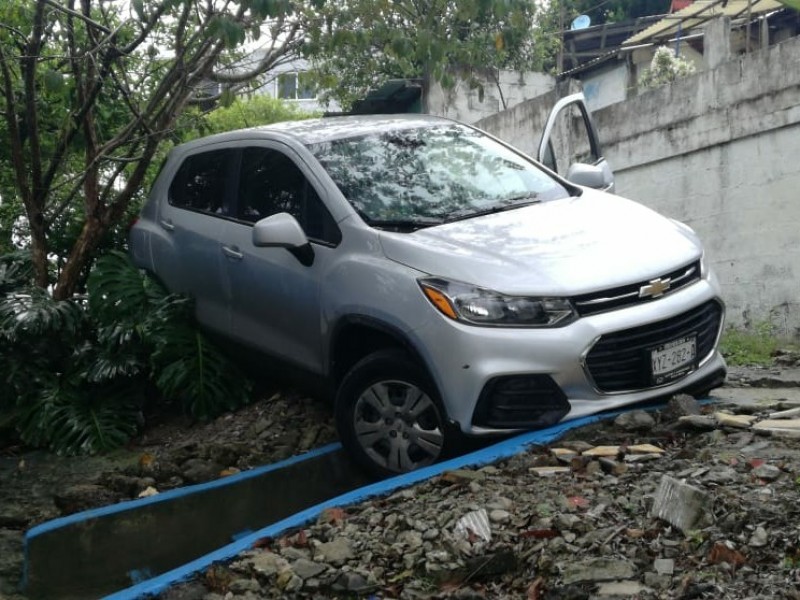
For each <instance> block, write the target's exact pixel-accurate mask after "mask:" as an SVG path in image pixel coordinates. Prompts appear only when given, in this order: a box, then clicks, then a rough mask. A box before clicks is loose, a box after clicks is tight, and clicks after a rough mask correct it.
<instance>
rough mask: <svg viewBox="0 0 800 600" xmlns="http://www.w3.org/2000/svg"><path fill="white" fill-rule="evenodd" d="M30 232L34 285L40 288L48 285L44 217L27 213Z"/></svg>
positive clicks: (39, 214)
mask: <svg viewBox="0 0 800 600" xmlns="http://www.w3.org/2000/svg"><path fill="white" fill-rule="evenodd" d="M28 214H29V217H28V222H29V226H30V232H31V261H32V262H33V276H34V283H35V284H36V285H37V286H38V287H40V288H45V289H46V288H47V286H48V285H50V274H49V269H48V262H47V234H46V231H45V230H46V225H45V222H44V217H43V216H42V215H41V213H33V214H31V213H28Z"/></svg>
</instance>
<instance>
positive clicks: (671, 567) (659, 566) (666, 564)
mask: <svg viewBox="0 0 800 600" xmlns="http://www.w3.org/2000/svg"><path fill="white" fill-rule="evenodd" d="M653 570H654V571H655V572H656V573H658V574H659V575H672V574H673V573H674V572H675V559H672V558H657V559H655V560H654V561H653Z"/></svg>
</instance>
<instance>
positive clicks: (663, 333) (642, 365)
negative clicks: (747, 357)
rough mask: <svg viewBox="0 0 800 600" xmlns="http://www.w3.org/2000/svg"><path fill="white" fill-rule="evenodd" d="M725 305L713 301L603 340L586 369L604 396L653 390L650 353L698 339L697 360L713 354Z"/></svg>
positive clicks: (588, 357)
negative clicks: (688, 338)
mask: <svg viewBox="0 0 800 600" xmlns="http://www.w3.org/2000/svg"><path fill="white" fill-rule="evenodd" d="M722 312H723V311H722V305H721V304H720V303H719V302H717V301H716V300H710V301H708V302H706V303H705V304H701V305H700V306H698V307H697V308H693V309H692V310H690V311H687V312H685V313H683V314H680V315H678V316H676V317H671V318H669V319H665V320H663V321H658V322H657V323H650V324H649V325H642V326H640V327H633V328H632V329H626V330H624V331H617V332H615V333H609V334H606V335H604V336H602V337H601V338H600V339H599V340H598V341H597V343H595V345H594V346H593V347H592V349H591V350H590V351H589V353H588V354H587V355H586V368H587V369H588V371H589V374H590V375H591V377H592V379H593V380H594V384H595V386H596V387H597V389H598V390H600V391H602V392H623V391H632V390H640V389H645V388H649V387H652V386H653V384H652V381H651V375H650V370H651V366H650V351H651V350H652V349H653V348H655V347H656V346H659V345H661V344H665V343H667V342H670V341H672V340H676V339H678V338H681V337H684V336H688V335H696V336H697V360H698V362H702V361H703V359H705V358H706V357H707V356H708V355H709V354H711V352H712V351H713V350H714V343H715V342H716V340H717V335H718V333H719V329H720V326H721V324H722Z"/></svg>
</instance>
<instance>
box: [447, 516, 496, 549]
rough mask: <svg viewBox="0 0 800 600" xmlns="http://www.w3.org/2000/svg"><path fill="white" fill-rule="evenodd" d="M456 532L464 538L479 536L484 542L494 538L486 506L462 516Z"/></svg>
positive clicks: (457, 523)
mask: <svg viewBox="0 0 800 600" xmlns="http://www.w3.org/2000/svg"><path fill="white" fill-rule="evenodd" d="M455 533H456V534H457V535H460V536H461V537H464V538H467V539H469V538H471V537H472V536H475V537H477V538H478V539H480V540H483V541H484V542H490V541H491V540H492V528H491V526H490V525H489V515H488V513H487V512H486V509H485V508H481V509H479V510H474V511H472V512H469V513H467V514H465V515H464V516H463V517H461V518H460V519H459V520H458V521H457V522H456V526H455Z"/></svg>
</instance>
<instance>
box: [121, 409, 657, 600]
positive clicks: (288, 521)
mask: <svg viewBox="0 0 800 600" xmlns="http://www.w3.org/2000/svg"><path fill="white" fill-rule="evenodd" d="M655 408H660V407H648V410H654V409H655ZM628 410H630V409H628ZM623 412H628V411H626V410H620V411H614V412H611V413H603V414H601V415H591V416H588V417H582V418H579V419H575V420H572V421H567V422H564V423H559V424H558V425H555V426H553V427H549V428H547V429H541V430H538V431H531V432H527V433H523V434H521V435H518V436H516V437H513V438H510V439H507V440H504V441H502V442H499V443H497V444H494V445H493V446H489V447H488V448H483V449H481V450H477V451H476V452H471V453H470V454H465V455H463V456H458V457H456V458H452V459H450V460H448V461H444V462H441V463H436V464H434V465H431V466H429V467H425V468H423V469H419V470H416V471H411V472H410V473H405V474H403V475H398V476H396V477H392V478H390V479H385V480H383V481H378V482H376V483H373V484H370V485H367V486H364V487H361V488H358V489H356V490H353V491H351V492H347V493H345V494H342V495H340V496H336V497H335V498H331V499H330V500H326V501H325V502H321V503H320V504H317V505H315V506H312V507H311V508H307V509H306V510H303V511H300V512H299V513H295V514H294V515H291V516H290V517H287V518H285V519H283V520H281V521H278V522H277V523H273V524H272V525H268V526H267V527H264V528H263V529H260V530H258V531H256V532H254V533H252V534H251V535H248V536H246V537H243V538H240V539H238V540H236V541H235V542H233V543H231V544H228V545H227V546H223V547H222V548H219V549H217V550H215V551H213V552H210V553H209V554H206V555H205V556H201V557H200V558H197V559H195V560H193V561H191V562H189V563H187V564H185V565H182V566H180V567H177V568H175V569H172V570H171V571H167V572H166V573H163V574H161V575H159V576H157V577H154V578H153V579H150V580H148V581H143V582H141V583H139V584H137V585H133V586H131V587H129V588H126V589H124V590H120V591H118V592H115V593H113V594H110V595H108V596H106V597H105V600H135V599H137V598H142V597H146V596H150V595H155V594H159V593H161V592H163V591H164V590H165V589H166V588H168V587H169V586H171V585H174V584H176V583H179V582H181V581H183V580H185V579H188V578H189V577H191V576H192V575H194V574H195V573H197V572H200V571H203V570H205V569H207V568H208V567H210V566H211V565H212V564H213V563H215V562H220V561H225V560H230V559H232V558H233V557H235V556H236V555H237V554H240V553H241V552H244V551H245V550H249V549H251V548H252V547H253V544H254V543H255V542H257V541H258V540H261V539H263V538H266V537H276V536H278V535H281V534H282V533H283V532H285V531H286V530H288V529H293V528H295V527H300V526H302V525H305V524H306V523H308V522H310V521H312V520H314V519H316V518H318V517H319V515H320V514H321V513H322V512H323V511H324V510H326V509H328V508H334V507H338V506H345V505H350V504H357V503H359V502H363V501H364V500H367V499H369V498H372V497H375V496H382V495H385V494H388V493H390V492H394V491H396V490H398V489H400V488H404V487H408V486H410V485H413V484H415V483H419V482H421V481H424V480H426V479H430V478H432V477H435V476H437V475H441V474H442V473H444V472H445V471H452V470H454V469H460V468H463V467H476V466H481V465H486V464H489V463H493V462H496V461H498V460H500V459H503V458H509V457H511V456H514V455H515V454H519V453H520V452H522V451H524V450H525V449H526V448H527V447H528V446H531V445H544V444H548V443H550V442H552V441H554V440H556V439H558V438H560V437H561V436H562V435H564V434H565V433H566V432H567V431H569V430H571V429H576V428H578V427H584V426H586V425H590V424H591V423H596V422H598V421H601V420H604V419H608V418H611V417H614V416H616V415H618V414H621V413H623Z"/></svg>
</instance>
